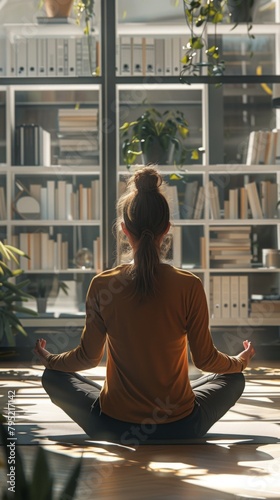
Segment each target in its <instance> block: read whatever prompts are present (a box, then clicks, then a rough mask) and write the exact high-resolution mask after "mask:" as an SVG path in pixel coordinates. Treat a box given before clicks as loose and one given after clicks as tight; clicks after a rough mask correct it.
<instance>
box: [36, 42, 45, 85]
mask: <svg viewBox="0 0 280 500" xmlns="http://www.w3.org/2000/svg"><path fill="white" fill-rule="evenodd" d="M37 46H38V75H39V76H46V73H47V39H46V38H38V39H37Z"/></svg>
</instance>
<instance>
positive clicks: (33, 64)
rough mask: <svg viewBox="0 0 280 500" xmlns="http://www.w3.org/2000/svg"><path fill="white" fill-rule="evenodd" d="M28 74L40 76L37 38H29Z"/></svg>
mask: <svg viewBox="0 0 280 500" xmlns="http://www.w3.org/2000/svg"><path fill="white" fill-rule="evenodd" d="M27 76H38V54H37V39H36V38H27Z"/></svg>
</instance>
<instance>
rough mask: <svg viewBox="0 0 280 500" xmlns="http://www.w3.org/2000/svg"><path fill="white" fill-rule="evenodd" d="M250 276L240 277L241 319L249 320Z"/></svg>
mask: <svg viewBox="0 0 280 500" xmlns="http://www.w3.org/2000/svg"><path fill="white" fill-rule="evenodd" d="M248 295H249V290H248V276H246V275H244V276H239V317H240V318H248V315H249V314H248Z"/></svg>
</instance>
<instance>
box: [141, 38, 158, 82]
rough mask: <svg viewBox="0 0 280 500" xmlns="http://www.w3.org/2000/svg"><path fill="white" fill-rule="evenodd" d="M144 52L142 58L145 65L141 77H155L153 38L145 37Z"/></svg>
mask: <svg viewBox="0 0 280 500" xmlns="http://www.w3.org/2000/svg"><path fill="white" fill-rule="evenodd" d="M145 47H146V50H145V52H144V57H145V59H146V63H145V64H144V65H143V66H144V68H143V75H144V76H153V75H155V40H154V38H151V37H147V38H146V39H145Z"/></svg>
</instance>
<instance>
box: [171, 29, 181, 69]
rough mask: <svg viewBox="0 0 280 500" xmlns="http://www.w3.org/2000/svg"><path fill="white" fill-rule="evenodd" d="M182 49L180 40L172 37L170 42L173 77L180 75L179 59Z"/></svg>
mask: <svg viewBox="0 0 280 500" xmlns="http://www.w3.org/2000/svg"><path fill="white" fill-rule="evenodd" d="M181 52H182V48H181V38H180V37H174V38H173V40H172V64H173V73H172V74H173V75H174V76H176V75H180V73H181V59H182V55H181Z"/></svg>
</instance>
